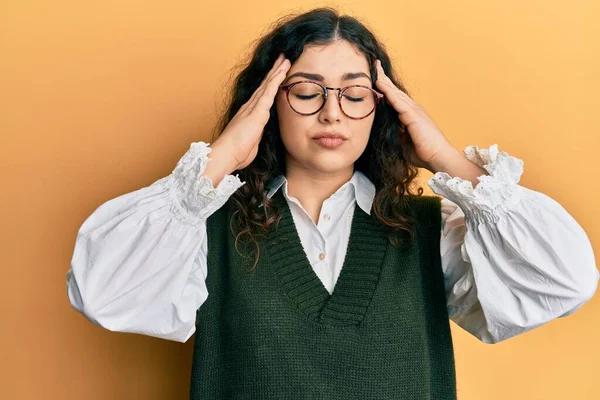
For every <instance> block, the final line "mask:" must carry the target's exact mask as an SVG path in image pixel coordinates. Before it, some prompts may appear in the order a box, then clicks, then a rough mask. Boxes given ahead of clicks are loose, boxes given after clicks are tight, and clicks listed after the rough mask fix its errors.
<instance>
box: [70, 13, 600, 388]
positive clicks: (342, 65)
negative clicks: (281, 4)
mask: <svg viewBox="0 0 600 400" xmlns="http://www.w3.org/2000/svg"><path fill="white" fill-rule="evenodd" d="M217 133H218V138H217V139H216V140H215V141H214V142H213V143H212V144H211V145H210V146H209V144H208V143H205V142H195V143H192V144H191V146H190V149H189V151H188V152H187V153H186V154H184V155H183V157H182V158H181V160H180V161H179V162H178V163H177V166H176V167H175V169H174V170H173V172H172V173H171V174H170V175H169V176H167V177H164V178H162V179H159V180H157V181H156V182H154V183H153V184H152V185H150V186H148V187H145V188H141V189H139V190H136V191H134V192H131V193H127V194H124V195H121V196H119V197H117V198H115V199H112V200H110V201H107V202H106V203H104V204H102V205H101V206H100V207H98V208H97V209H96V210H95V211H94V213H93V214H92V215H90V216H89V217H88V218H87V219H86V221H85V222H84V223H83V225H82V226H81V229H80V231H79V233H78V236H77V242H76V245H75V249H74V254H73V259H72V263H71V269H70V270H69V272H68V274H67V284H68V296H69V299H70V301H71V304H72V306H73V307H75V308H76V309H77V310H79V311H80V312H82V313H83V314H84V315H85V316H86V317H87V318H88V319H90V320H91V321H92V322H94V323H95V324H98V325H100V326H102V327H104V328H106V329H110V330H113V331H122V332H134V333H141V334H146V335H151V336H155V337H160V338H165V339H170V340H176V341H181V342H185V341H186V340H187V339H188V338H190V336H191V335H192V334H193V333H194V332H196V337H195V350H194V363H193V368H192V377H191V398H193V399H238V398H239V399H241V398H244V399H308V398H310V399H313V398H314V399H317V398H318V399H325V398H326V399H338V398H339V399H367V398H373V399H392V398H393V399H400V398H401V399H437V400H439V399H454V398H455V397H456V384H455V371H454V356H453V346H452V339H451V334H450V326H449V318H450V319H452V320H453V321H455V322H456V323H457V324H458V325H459V326H461V327H462V328H464V329H465V330H467V331H468V332H470V333H471V334H473V335H474V336H475V337H477V338H478V339H479V340H481V341H483V342H485V343H496V342H499V341H501V340H505V339H507V338H510V337H512V336H514V335H517V334H520V333H523V332H526V331H528V330H530V329H533V328H535V327H537V326H540V325H542V324H544V323H546V322H548V321H550V320H552V319H555V318H558V317H561V316H565V315H568V314H571V313H573V312H574V311H575V310H577V309H578V308H579V307H581V305H582V304H584V303H585V302H586V301H587V300H589V299H590V298H591V297H592V295H593V294H594V293H595V291H596V287H597V282H598V276H599V274H598V271H597V269H596V266H595V261H594V255H593V253H592V249H591V245H590V243H589V240H588V238H587V236H586V234H585V232H584V231H583V229H582V228H581V227H580V226H579V225H578V224H577V222H576V221H575V220H574V219H573V218H572V217H571V216H570V215H569V214H568V213H567V212H566V211H565V210H564V209H563V208H562V207H561V206H560V205H559V204H558V203H556V202H555V201H554V200H552V199H551V198H549V197H548V196H546V195H544V194H542V193H539V192H535V191H532V190H530V189H527V188H525V187H522V186H520V185H518V182H519V179H520V176H521V174H522V171H523V169H522V166H523V162H522V161H521V160H519V159H517V158H514V157H511V156H509V155H508V154H507V153H505V152H499V151H498V148H497V145H493V146H491V147H490V148H489V149H479V148H478V147H477V146H469V147H467V148H466V150H465V151H464V154H462V152H460V151H458V150H457V149H456V148H454V147H453V146H452V145H451V143H450V142H449V140H448V139H447V138H446V137H445V136H444V134H443V133H442V132H441V131H440V130H439V128H438V127H437V126H436V125H435V123H434V122H433V121H432V119H431V118H430V117H429V116H428V115H427V113H426V112H425V110H424V109H423V107H421V106H420V105H419V104H417V103H416V102H415V101H414V100H413V99H411V97H410V96H409V95H408V92H407V90H406V89H405V88H404V87H403V86H402V84H401V83H400V81H399V80H398V78H396V77H395V75H394V72H393V68H392V65H391V62H390V59H389V57H388V55H387V53H386V52H385V50H384V47H383V45H382V44H381V43H380V42H379V41H378V40H377V39H376V37H375V36H374V35H373V34H372V33H371V32H370V31H369V30H368V29H367V28H366V27H365V26H364V25H363V24H361V23H360V22H359V21H357V20H356V19H354V18H351V17H348V16H340V15H339V14H338V13H337V12H336V11H335V10H333V9H330V8H322V9H321V8H320V9H315V10H312V11H310V12H307V13H304V14H301V15H296V16H290V17H288V18H285V19H282V20H281V21H280V22H279V24H278V25H277V26H276V27H275V28H274V29H273V30H272V31H271V32H270V33H268V34H267V35H265V36H264V37H263V38H262V39H261V40H260V42H259V43H258V45H257V47H256V49H255V50H254V53H253V55H252V59H251V60H250V62H249V64H248V65H247V67H246V68H245V69H244V70H243V71H242V72H241V73H240V74H239V76H238V77H237V79H236V80H235V82H234V86H233V92H232V98H231V103H230V106H229V109H228V110H227V111H226V113H225V114H224V115H223V117H222V119H221V121H220V123H219V124H218V126H217ZM419 167H421V168H426V169H428V170H430V171H432V172H434V173H435V175H434V176H433V178H432V179H430V180H429V181H428V184H429V186H430V187H431V188H432V190H433V191H434V192H435V193H437V194H440V195H442V196H444V197H443V198H440V197H437V196H424V195H422V193H423V190H422V188H418V190H417V191H416V193H415V192H414V190H413V189H414V188H413V186H414V182H413V180H414V179H415V178H416V176H417V172H418V168H419ZM233 173H236V175H235V176H234V175H232V174H233Z"/></svg>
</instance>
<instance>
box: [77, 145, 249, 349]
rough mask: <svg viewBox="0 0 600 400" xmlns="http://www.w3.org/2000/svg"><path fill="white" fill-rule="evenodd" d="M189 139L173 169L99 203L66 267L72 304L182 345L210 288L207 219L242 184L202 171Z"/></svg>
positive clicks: (98, 320)
mask: <svg viewBox="0 0 600 400" xmlns="http://www.w3.org/2000/svg"><path fill="white" fill-rule="evenodd" d="M211 150H212V149H211V148H210V146H209V145H208V144H207V143H204V142H194V143H192V144H191V145H190V149H189V150H188V151H187V152H186V153H185V154H184V155H183V157H182V158H181V159H180V160H179V161H178V163H177V166H176V167H175V169H174V170H173V171H172V173H171V174H170V175H168V176H166V177H163V178H161V179H158V180H157V181H155V182H154V183H152V184H151V185H150V186H147V187H143V188H141V189H138V190H135V191H133V192H130V193H126V194H123V195H120V196H118V197H116V198H113V199H111V200H109V201H107V202H105V203H104V204H102V205H100V206H99V207H98V208H97V209H96V210H95V211H94V212H93V213H92V214H91V215H90V216H89V217H88V218H87V219H86V220H85V221H84V222H83V224H82V225H81V227H80V229H79V232H78V233H77V238H76V242H75V247H74V252H73V257H72V259H71V267H70V269H69V270H68V272H67V294H68V297H69V301H70V303H71V305H72V306H73V307H74V308H75V309H76V310H78V311H79V312H81V313H82V314H83V315H85V316H86V317H87V318H88V319H89V320H90V321H92V322H93V323H94V324H96V325H99V326H101V327H103V328H106V329H109V330H111V331H120V332H131V333H139V334H144V335H149V336H154V337H158V338H163V339H168V340H174V341H178V342H185V341H187V339H188V338H189V337H190V336H192V334H193V333H194V331H195V318H196V311H197V309H198V308H199V307H200V305H201V304H202V303H203V302H204V300H206V298H207V296H208V292H207V289H206V284H205V278H206V275H207V261H206V256H207V242H206V219H207V218H208V217H209V216H210V215H211V214H212V213H214V212H215V211H216V210H217V209H218V208H220V207H221V206H222V205H223V204H224V203H225V202H226V201H227V199H228V198H229V197H230V196H231V195H232V194H233V193H234V192H235V191H236V190H237V189H238V188H239V187H240V186H242V185H243V184H244V183H245V182H241V181H240V180H239V178H238V176H233V175H226V176H225V177H224V178H223V179H222V181H221V182H220V183H219V185H218V186H217V187H216V188H214V187H213V184H212V181H211V180H210V179H209V178H208V177H206V176H204V175H202V174H203V172H204V169H205V168H206V164H207V163H208V162H209V161H211V159H210V158H209V157H208V154H209V153H210V152H211Z"/></svg>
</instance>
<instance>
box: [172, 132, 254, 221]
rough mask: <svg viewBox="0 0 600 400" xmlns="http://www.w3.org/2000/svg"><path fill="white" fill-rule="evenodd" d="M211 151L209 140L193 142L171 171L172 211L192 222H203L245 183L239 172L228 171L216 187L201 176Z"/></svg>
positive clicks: (209, 180)
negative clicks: (232, 173)
mask: <svg viewBox="0 0 600 400" xmlns="http://www.w3.org/2000/svg"><path fill="white" fill-rule="evenodd" d="M211 151H212V148H210V146H209V144H208V143H205V142H192V143H191V145H190V149H189V150H188V151H187V152H186V153H185V154H184V155H183V157H182V158H181V159H180V160H179V161H178V162H177V166H176V167H175V169H174V170H173V173H172V174H171V179H172V183H173V184H172V190H171V195H172V200H173V211H174V212H175V213H176V214H177V215H178V216H179V217H180V218H182V219H184V220H186V221H188V222H191V223H199V222H201V221H204V220H205V219H206V218H208V216H210V215H211V214H212V213H214V212H215V211H216V210H217V209H219V208H221V207H222V206H223V204H225V203H226V202H227V200H228V199H229V197H230V196H231V195H232V194H233V193H234V192H235V191H236V190H237V189H238V188H240V187H241V186H242V185H244V184H245V183H246V182H242V181H240V179H239V175H235V176H233V175H230V174H227V175H225V176H224V177H223V179H222V180H221V182H219V185H218V186H217V187H216V188H215V187H214V186H213V182H212V180H211V179H210V178H209V177H207V176H204V175H202V174H203V173H204V170H205V169H206V164H207V163H208V162H209V161H211V158H209V157H208V154H210V152H211Z"/></svg>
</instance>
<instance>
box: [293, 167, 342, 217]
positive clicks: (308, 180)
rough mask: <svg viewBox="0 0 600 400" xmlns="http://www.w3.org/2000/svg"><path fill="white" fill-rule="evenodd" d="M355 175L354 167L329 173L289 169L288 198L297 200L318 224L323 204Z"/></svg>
mask: <svg viewBox="0 0 600 400" xmlns="http://www.w3.org/2000/svg"><path fill="white" fill-rule="evenodd" d="M353 173H354V166H353V165H351V166H350V167H349V168H346V169H344V170H339V171H335V172H328V173H324V172H319V171H314V170H307V169H302V168H293V167H292V168H288V169H287V173H286V179H287V182H288V196H289V197H294V198H296V199H297V200H298V202H299V203H300V204H302V207H303V208H304V209H305V210H306V211H307V212H308V213H309V214H310V216H311V218H312V219H313V221H315V223H316V221H317V220H318V216H319V214H320V213H321V207H322V205H323V202H324V201H325V200H326V199H328V198H329V197H331V195H332V194H334V193H335V192H336V191H337V190H338V189H339V188H340V187H342V185H344V183H346V182H348V181H349V180H350V179H351V178H352V175H353Z"/></svg>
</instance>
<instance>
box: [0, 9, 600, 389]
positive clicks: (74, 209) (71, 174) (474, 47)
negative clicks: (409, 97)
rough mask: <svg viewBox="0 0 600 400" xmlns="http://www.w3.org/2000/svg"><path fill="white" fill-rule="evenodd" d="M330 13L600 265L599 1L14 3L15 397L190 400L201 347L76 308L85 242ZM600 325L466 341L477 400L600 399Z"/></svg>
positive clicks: (6, 368)
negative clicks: (258, 43) (294, 34)
mask: <svg viewBox="0 0 600 400" xmlns="http://www.w3.org/2000/svg"><path fill="white" fill-rule="evenodd" d="M323 4H329V5H334V6H337V7H339V9H340V10H341V11H343V12H347V13H350V14H352V15H355V16H357V17H359V18H361V19H362V20H363V21H364V22H366V23H367V24H368V25H369V26H370V27H371V28H372V29H373V30H374V31H375V33H376V34H377V35H379V37H380V38H381V39H382V40H383V42H384V43H385V44H386V45H387V48H388V49H389V51H390V53H391V56H392V58H393V61H394V63H395V65H396V67H397V68H398V71H399V72H400V73H401V77H402V79H403V81H404V83H405V84H406V86H407V87H408V89H409V90H410V91H411V92H412V94H413V95H414V97H415V99H416V100H417V101H418V102H419V103H421V104H422V105H423V106H424V107H425V108H426V110H427V111H428V112H429V114H430V115H431V116H432V117H433V118H434V120H435V121H436V122H437V124H438V125H439V126H440V128H441V129H442V130H443V131H444V133H445V134H446V136H447V137H448V138H449V139H450V141H451V142H452V143H453V144H454V145H455V147H457V148H459V149H460V150H463V149H464V148H465V147H466V146H467V145H469V144H477V145H479V146H480V147H486V148H487V147H488V146H490V145H491V144H493V143H498V145H499V149H500V150H501V151H507V152H508V153H509V154H511V155H514V156H516V157H518V158H521V159H522V160H523V161H524V163H525V166H524V171H525V172H524V174H523V177H522V180H521V182H520V183H521V184H522V185H523V186H526V187H528V188H531V189H533V190H537V191H541V192H544V193H546V194H547V195H549V196H550V197H552V198H554V199H556V200H557V201H558V202H560V203H561V204H562V205H563V206H564V207H565V208H566V209H567V210H568V211H569V212H570V213H571V215H572V216H573V217H574V218H575V219H576V220H577V221H578V222H579V223H580V224H581V225H582V226H583V227H584V229H585V230H586V232H587V233H588V235H589V237H590V240H591V241H592V243H593V246H594V248H595V249H596V250H598V248H599V246H600V224H598V216H597V215H598V204H597V203H598V199H597V194H598V180H599V178H600V168H599V167H598V155H597V152H598V148H599V146H598V145H599V139H598V137H599V135H600V129H599V128H600V110H599V107H598V106H599V100H598V99H599V96H600V78H599V77H598V74H599V72H600V41H599V38H600V29H599V23H598V21H599V20H600V6H599V4H600V2H598V1H595V0H589V1H569V2H563V1H557V0H552V1H540V0H538V1H532V0H527V1H523V0H510V1H509V0H494V1H490V0H486V1H480V0H470V1H441V0H438V1H423V0H418V1H417V0H414V1H375V0H370V1H348V2H337V3H331V2H329V3H323V2H312V3H311V2H306V1H298V0H290V1H287V2H286V3H285V4H284V3H282V2H280V1H279V0H277V1H276V0H253V1H247V2H237V3H235V2H234V3H232V2H210V3H209V2H202V1H177V0H172V1H164V2H159V1H114V0H112V1H106V0H105V1H102V2H100V1H98V2H89V1H63V0H56V1H52V2H49V1H39V0H37V1H35V0H32V1H27V0H4V1H2V2H0V133H1V143H0V149H1V152H2V153H1V158H0V163H1V169H0V173H1V178H2V181H1V186H2V188H1V199H2V204H1V207H0V213H1V215H0V221H1V223H2V229H1V230H0V235H1V237H0V239H1V240H0V243H1V245H2V256H3V260H4V261H3V262H2V279H1V282H2V290H1V291H0V293H1V298H0V304H1V307H2V309H1V311H2V317H1V321H2V322H1V328H0V332H1V335H2V338H1V344H2V360H3V361H2V363H0V368H2V371H0V376H1V377H2V378H1V379H2V383H1V384H0V398H2V399H42V398H43V399H88V400H92V399H186V398H187V396H188V390H189V375H190V368H191V361H192V344H193V340H192V339H191V340H190V341H188V343H186V344H180V343H176V342H168V341H165V340H160V339H155V338H151V337H144V336H140V335H132V334H124V333H112V332H109V331H107V330H103V329H101V328H98V327H95V326H94V325H92V324H91V323H90V322H88V321H87V320H85V319H84V318H83V317H82V316H81V315H80V314H78V313H77V312H76V311H75V310H73V309H71V307H70V305H69V302H68V299H67V294H66V287H65V279H66V272H67V269H68V267H69V262H70V259H71V256H72V252H73V245H74V240H75V235H76V233H77V230H78V228H79V226H80V225H81V223H82V222H83V221H84V219H85V218H86V217H87V216H88V215H89V214H90V213H91V212H92V211H93V210H94V209H95V208H96V207H98V206H99V205H100V204H101V203H103V202H105V201H107V200H108V199H110V198H113V197H116V196H118V195H120V194H123V193H126V192H130V191H133V190H135V189H137V188H141V187H143V186H147V185H149V184H151V183H152V182H154V181H155V180H157V179H158V178H160V177H162V176H166V175H167V174H169V173H170V172H171V170H172V169H173V168H174V166H175V164H176V162H177V160H178V159H179V158H180V157H181V156H182V155H183V153H184V152H185V151H186V150H187V149H188V148H189V144H190V142H192V141H198V140H204V141H208V139H209V137H210V131H211V128H212V125H213V123H214V121H215V118H216V111H217V109H218V108H217V107H218V106H219V105H220V102H221V100H222V97H223V96H222V94H223V87H225V86H227V85H228V84H229V83H230V80H231V74H230V69H231V68H232V67H234V66H235V65H236V64H237V63H239V62H243V61H244V60H245V57H246V56H247V50H248V48H249V46H251V44H252V41H253V40H254V39H255V38H257V37H258V36H259V35H260V34H261V33H264V32H266V31H267V30H268V25H269V24H270V23H271V22H272V21H273V20H275V19H276V18H278V17H280V16H282V15H283V14H285V13H287V12H289V11H293V10H298V11H306V10H308V9H309V8H312V7H314V6H319V5H323ZM422 171H423V172H422V184H423V186H424V188H425V189H426V194H429V193H432V192H431V191H430V189H429V188H428V186H427V184H426V179H428V178H429V177H430V176H431V174H430V173H429V172H428V171H425V170H422ZM596 253H597V251H596ZM599 311H600V303H599V302H598V298H597V296H596V297H595V298H594V299H592V300H591V301H590V302H589V303H588V304H586V305H585V306H584V307H583V308H582V309H580V310H579V311H578V312H577V313H575V314H574V315H572V316H569V317H566V318H563V319H559V320H556V321H552V322H551V323H549V324H547V325H545V326H543V327H541V328H538V329H536V330H534V331H531V332H528V333H525V334H523V335H521V336H518V337H516V338H513V339H510V340H508V341H506V342H503V343H499V344H496V345H485V344H483V343H481V342H479V341H478V340H477V339H475V338H474V337H472V336H470V335H469V334H468V333H466V332H464V331H463V330H461V329H460V328H458V327H457V325H455V324H454V323H452V331H453V337H454V342H455V351H456V363H457V377H458V390H459V399H460V400H472V399H503V400H505V399H536V400H537V399H598V398H600V383H599V382H598V379H599V378H598V376H597V375H598V374H597V371H598V365H599V363H600V362H599V361H598V360H599V359H600V347H599V345H598V339H599V332H598V317H597V315H598V312H599Z"/></svg>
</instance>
